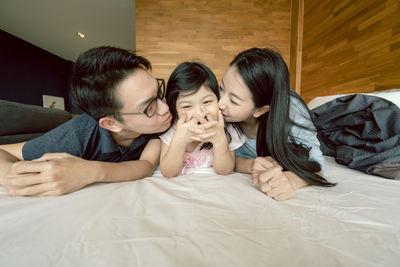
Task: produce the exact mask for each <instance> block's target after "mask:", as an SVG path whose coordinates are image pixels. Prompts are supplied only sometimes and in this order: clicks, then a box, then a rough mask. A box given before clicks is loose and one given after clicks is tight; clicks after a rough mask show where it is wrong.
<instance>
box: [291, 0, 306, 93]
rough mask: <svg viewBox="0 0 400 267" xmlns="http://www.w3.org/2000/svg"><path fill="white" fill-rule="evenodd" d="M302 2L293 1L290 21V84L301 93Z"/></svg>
mask: <svg viewBox="0 0 400 267" xmlns="http://www.w3.org/2000/svg"><path fill="white" fill-rule="evenodd" d="M303 13H304V0H293V1H292V7H291V19H290V67H289V72H290V84H291V87H292V89H293V90H295V91H296V92H297V93H299V94H300V91H301V65H302V54H303V51H302V50H303V18H304V15H303Z"/></svg>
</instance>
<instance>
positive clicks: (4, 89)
mask: <svg viewBox="0 0 400 267" xmlns="http://www.w3.org/2000/svg"><path fill="white" fill-rule="evenodd" d="M0 47H1V48H0V99H4V100H11V101H15V102H20V103H24V104H31V105H38V106H42V105H43V101H42V95H52V96H59V97H64V103H65V109H66V110H68V111H71V108H70V107H71V105H70V100H69V96H68V77H69V74H70V72H71V68H72V62H71V61H69V60H65V59H63V58H61V57H58V56H56V55H53V54H51V53H49V52H47V51H46V50H43V49H41V48H39V47H37V46H34V45H32V44H30V43H28V42H26V41H24V40H22V39H19V38H17V37H15V36H13V35H11V34H9V33H7V32H5V31H2V30H0Z"/></svg>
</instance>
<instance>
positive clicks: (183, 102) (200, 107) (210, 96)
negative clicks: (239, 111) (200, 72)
mask: <svg viewBox="0 0 400 267" xmlns="http://www.w3.org/2000/svg"><path fill="white" fill-rule="evenodd" d="M176 111H177V113H178V117H179V118H181V117H182V116H183V113H186V116H187V117H186V118H187V120H189V119H191V118H193V117H194V115H198V116H199V117H201V118H205V116H206V115H207V114H210V115H212V117H213V118H214V119H216V120H217V119H218V99H217V96H216V95H215V94H214V92H213V91H211V90H210V89H209V88H208V87H205V86H204V85H203V86H201V87H200V89H199V90H198V91H197V92H196V93H194V94H193V92H188V93H182V92H181V93H180V94H179V96H178V99H177V100H176Z"/></svg>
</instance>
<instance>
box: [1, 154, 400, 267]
mask: <svg viewBox="0 0 400 267" xmlns="http://www.w3.org/2000/svg"><path fill="white" fill-rule="evenodd" d="M325 160H326V174H327V177H328V179H329V180H330V181H333V182H337V183H338V185H337V186H336V187H333V188H320V187H307V188H303V189H300V190H298V192H297V194H296V196H295V198H293V199H291V200H288V201H284V202H276V201H274V200H272V199H270V198H268V197H266V196H265V195H264V194H263V193H261V192H260V191H258V190H257V188H254V187H253V186H252V185H251V184H250V177H249V175H245V174H239V173H234V174H231V175H229V176H218V175H215V174H213V173H212V172H209V173H208V174H207V172H204V173H203V174H199V175H187V176H180V177H177V178H173V179H169V180H168V179H165V178H163V177H159V176H153V177H150V178H146V179H143V180H140V181H136V182H125V183H113V184H95V185H91V186H88V187H87V188H84V189H82V190H80V191H77V192H75V193H71V194H69V195H65V196H60V197H43V198H40V197H39V198H34V197H8V196H7V194H6V192H5V191H4V189H0V231H1V232H0V266H399V264H400V182H399V181H393V180H387V179H384V178H380V177H377V176H371V175H367V174H364V173H362V172H358V171H354V170H350V169H348V168H347V167H344V166H340V165H338V164H336V163H335V162H334V159H332V158H328V157H327V158H326V159H325Z"/></svg>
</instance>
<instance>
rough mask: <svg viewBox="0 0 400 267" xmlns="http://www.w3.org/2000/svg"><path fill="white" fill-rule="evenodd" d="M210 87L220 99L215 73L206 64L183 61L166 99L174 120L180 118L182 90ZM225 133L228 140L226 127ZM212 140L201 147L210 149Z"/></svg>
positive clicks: (174, 76) (171, 79) (191, 91)
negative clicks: (179, 103)
mask: <svg viewBox="0 0 400 267" xmlns="http://www.w3.org/2000/svg"><path fill="white" fill-rule="evenodd" d="M203 85H204V86H205V87H207V88H209V89H210V90H211V91H212V92H213V93H214V94H215V95H216V96H217V99H218V100H219V98H220V96H219V86H218V81H217V78H216V77H215V75H214V73H213V72H212V71H211V70H210V69H209V68H208V67H207V66H205V65H204V64H202V63H200V62H187V61H186V62H182V63H181V64H179V65H178V66H177V67H176V68H175V70H174V71H173V72H172V74H171V76H170V77H169V80H168V83H167V92H166V95H165V97H166V100H167V104H168V107H169V110H170V112H171V114H172V116H173V122H175V121H177V120H178V112H177V110H176V100H177V99H178V96H179V94H180V93H181V92H190V95H192V94H195V93H197V92H198V91H199V90H200V88H201V86H203ZM225 134H226V135H227V137H228V142H230V141H231V136H230V134H229V133H228V131H227V130H226V128H225ZM211 147H212V144H211V143H210V142H207V143H204V144H203V145H202V146H201V148H200V149H203V148H206V149H210V148H211Z"/></svg>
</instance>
